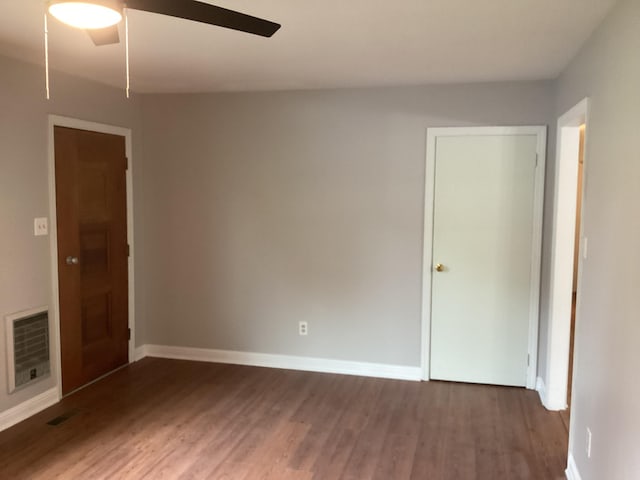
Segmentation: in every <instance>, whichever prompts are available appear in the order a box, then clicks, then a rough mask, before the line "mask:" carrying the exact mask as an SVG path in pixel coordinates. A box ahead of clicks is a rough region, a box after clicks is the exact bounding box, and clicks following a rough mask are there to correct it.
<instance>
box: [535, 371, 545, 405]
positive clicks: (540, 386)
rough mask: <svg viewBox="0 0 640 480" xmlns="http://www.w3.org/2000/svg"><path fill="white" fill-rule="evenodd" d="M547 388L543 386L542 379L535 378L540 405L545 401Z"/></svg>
mask: <svg viewBox="0 0 640 480" xmlns="http://www.w3.org/2000/svg"><path fill="white" fill-rule="evenodd" d="M546 390H547V388H546V386H545V384H544V380H543V378H542V377H537V378H536V392H538V395H540V400H541V401H542V403H544V399H545V395H546V394H545V392H546Z"/></svg>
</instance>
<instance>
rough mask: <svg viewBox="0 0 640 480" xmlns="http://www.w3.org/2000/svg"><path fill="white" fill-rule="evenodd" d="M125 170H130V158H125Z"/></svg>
mask: <svg viewBox="0 0 640 480" xmlns="http://www.w3.org/2000/svg"><path fill="white" fill-rule="evenodd" d="M124 169H125V170H129V158H128V157H124Z"/></svg>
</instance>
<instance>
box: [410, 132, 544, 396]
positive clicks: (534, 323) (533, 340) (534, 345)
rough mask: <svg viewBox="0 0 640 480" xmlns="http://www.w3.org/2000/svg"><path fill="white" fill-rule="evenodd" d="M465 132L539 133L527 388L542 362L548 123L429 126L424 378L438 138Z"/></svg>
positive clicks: (428, 352)
mask: <svg viewBox="0 0 640 480" xmlns="http://www.w3.org/2000/svg"><path fill="white" fill-rule="evenodd" d="M462 135H474V136H477V135H536V137H537V149H536V152H537V155H538V161H537V167H536V174H535V186H534V203H533V205H534V212H533V241H532V245H531V246H532V249H531V250H532V254H531V292H530V310H529V346H528V349H529V367H528V369H527V388H529V389H533V388H535V384H536V372H537V364H538V310H539V298H540V261H541V252H542V212H543V202H544V171H545V160H546V146H547V127H546V126H525V127H451V128H429V129H427V157H426V169H425V194H424V245H423V247H424V250H423V257H422V379H423V380H429V372H430V360H431V283H432V275H433V268H432V266H433V207H434V200H435V195H434V194H435V160H436V140H437V138H438V137H444V136H462Z"/></svg>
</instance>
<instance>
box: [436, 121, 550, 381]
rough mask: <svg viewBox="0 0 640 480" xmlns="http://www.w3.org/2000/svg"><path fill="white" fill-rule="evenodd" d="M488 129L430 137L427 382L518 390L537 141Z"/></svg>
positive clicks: (532, 256)
mask: <svg viewBox="0 0 640 480" xmlns="http://www.w3.org/2000/svg"><path fill="white" fill-rule="evenodd" d="M439 130H443V129H439ZM472 131H473V130H472ZM480 131H482V129H480ZM494 131H495V132H499V131H500V130H497V129H493V130H491V129H486V130H485V131H484V132H485V133H484V134H478V135H476V134H473V133H472V134H466V135H442V136H436V137H435V138H434V139H433V140H434V145H433V147H435V151H434V152H433V155H434V157H433V163H434V165H433V167H434V168H433V169H434V177H433V178H434V185H433V226H432V227H433V230H432V233H433V240H432V264H431V265H432V272H431V289H432V290H431V361H430V369H431V371H430V378H432V379H437V380H450V381H457V382H472V383H488V384H497V385H512V386H525V385H527V367H528V353H529V339H530V320H531V315H532V313H533V312H535V313H536V315H537V301H538V300H537V299H538V290H539V286H538V284H534V282H536V281H538V280H537V279H538V278H539V277H538V275H539V272H536V271H535V269H539V248H540V242H539V239H536V238H535V235H540V232H539V231H538V228H536V221H539V218H537V217H539V216H540V215H539V211H540V210H541V209H540V208H538V209H536V203H537V202H538V200H540V203H541V199H538V198H536V197H537V195H536V191H537V189H536V168H537V163H538V160H537V150H538V146H539V135H538V134H536V132H534V133H524V134H513V133H510V134H502V133H496V134H487V133H486V132H494ZM512 131H516V132H517V131H518V129H517V128H516V129H513V130H512ZM525 131H526V130H525ZM539 178H542V176H540V177H539ZM540 206H541V205H540ZM536 249H537V251H536ZM532 302H536V305H535V306H533V307H534V308H533V309H532ZM536 327H537V324H536Z"/></svg>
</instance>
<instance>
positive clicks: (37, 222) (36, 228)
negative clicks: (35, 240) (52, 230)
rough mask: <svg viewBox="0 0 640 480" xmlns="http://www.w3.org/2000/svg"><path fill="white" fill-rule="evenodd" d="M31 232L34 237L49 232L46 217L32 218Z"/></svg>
mask: <svg viewBox="0 0 640 480" xmlns="http://www.w3.org/2000/svg"><path fill="white" fill-rule="evenodd" d="M33 234H34V235H35V236H36V237H39V236H43V235H48V234H49V223H48V221H47V217H40V218H35V219H34V220H33Z"/></svg>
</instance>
